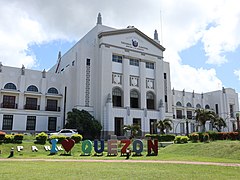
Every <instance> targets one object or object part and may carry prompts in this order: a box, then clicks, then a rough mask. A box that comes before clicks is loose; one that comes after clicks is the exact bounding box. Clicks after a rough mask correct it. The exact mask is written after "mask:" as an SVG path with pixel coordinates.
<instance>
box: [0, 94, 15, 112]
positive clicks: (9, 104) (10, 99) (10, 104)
mask: <svg viewBox="0 0 240 180" xmlns="http://www.w3.org/2000/svg"><path fill="white" fill-rule="evenodd" d="M15 98H16V97H15V96H6V95H4V96H3V104H2V107H3V108H13V109H14V108H16V105H15Z"/></svg>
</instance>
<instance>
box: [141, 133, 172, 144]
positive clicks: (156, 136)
mask: <svg viewBox="0 0 240 180" xmlns="http://www.w3.org/2000/svg"><path fill="white" fill-rule="evenodd" d="M145 137H147V138H151V139H158V141H160V142H169V141H174V139H175V137H176V136H175V135H174V134H163V135H160V134H146V135H145Z"/></svg>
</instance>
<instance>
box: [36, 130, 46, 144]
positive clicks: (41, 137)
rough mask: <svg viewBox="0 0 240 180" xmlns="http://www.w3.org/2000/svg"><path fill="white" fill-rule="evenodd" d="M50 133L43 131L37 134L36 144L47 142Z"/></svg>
mask: <svg viewBox="0 0 240 180" xmlns="http://www.w3.org/2000/svg"><path fill="white" fill-rule="evenodd" d="M47 138H48V135H47V134H46V133H45V132H41V133H39V134H38V135H37V136H36V141H35V142H34V143H36V144H45V143H46V141H47Z"/></svg>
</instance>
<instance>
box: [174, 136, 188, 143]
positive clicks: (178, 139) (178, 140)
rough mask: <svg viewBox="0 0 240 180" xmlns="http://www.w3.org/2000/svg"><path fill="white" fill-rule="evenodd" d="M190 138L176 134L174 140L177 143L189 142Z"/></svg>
mask: <svg viewBox="0 0 240 180" xmlns="http://www.w3.org/2000/svg"><path fill="white" fill-rule="evenodd" d="M188 140H189V138H188V137H187V136H176V137H175V139H174V142H175V143H177V144H183V143H187V142H188Z"/></svg>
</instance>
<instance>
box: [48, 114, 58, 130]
mask: <svg viewBox="0 0 240 180" xmlns="http://www.w3.org/2000/svg"><path fill="white" fill-rule="evenodd" d="M56 127H57V118H56V117H49V118H48V130H49V131H56Z"/></svg>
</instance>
